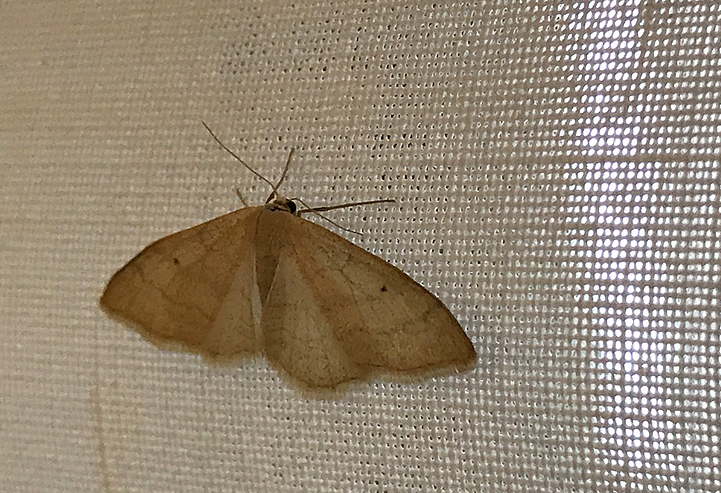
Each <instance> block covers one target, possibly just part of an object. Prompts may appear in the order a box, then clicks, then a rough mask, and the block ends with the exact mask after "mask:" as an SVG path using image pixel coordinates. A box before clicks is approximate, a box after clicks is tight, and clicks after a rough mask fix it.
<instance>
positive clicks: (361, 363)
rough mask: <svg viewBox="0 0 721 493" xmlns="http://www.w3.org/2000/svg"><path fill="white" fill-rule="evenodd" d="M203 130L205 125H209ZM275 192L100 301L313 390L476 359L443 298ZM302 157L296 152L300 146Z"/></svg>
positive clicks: (144, 325) (161, 246) (178, 246)
mask: <svg viewBox="0 0 721 493" xmlns="http://www.w3.org/2000/svg"><path fill="white" fill-rule="evenodd" d="M204 125H205V124H204ZM206 128H207V129H208V131H209V132H210V133H211V135H212V136H213V138H214V139H215V140H216V141H217V142H218V143H219V144H220V145H221V146H222V147H223V148H224V149H225V150H227V151H228V152H230V153H231V154H232V155H233V156H234V157H235V158H236V159H238V161H240V162H241V163H242V164H243V165H244V166H246V167H247V168H248V169H249V170H250V171H251V172H253V173H254V174H255V175H256V176H258V177H259V178H260V179H262V180H263V181H265V182H266V183H268V184H269V185H270V186H271V187H272V192H271V194H270V196H269V197H268V200H267V201H266V203H265V204H264V205H261V206H257V207H245V208H243V209H239V210H237V211H235V212H231V213H229V214H225V215H223V216H220V217H217V218H215V219H212V220H210V221H208V222H205V223H203V224H200V225H198V226H195V227H192V228H190V229H186V230H183V231H180V232H177V233H175V234H171V235H170V236H166V237H165V238H162V239H160V240H158V241H156V242H155V243H153V244H151V245H150V246H148V247H146V248H145V249H144V250H143V251H142V252H140V253H139V254H138V255H137V256H135V258H133V259H132V260H131V261H130V262H128V263H127V264H126V265H125V266H124V267H123V268H122V269H120V270H119V271H118V272H117V273H116V274H115V275H114V276H113V277H112V278H111V279H110V281H109V282H108V285H107V287H106V288H105V292H104V293H103V295H102V298H101V300H100V304H101V307H102V308H103V309H104V310H105V311H106V312H107V313H108V314H110V315H111V316H113V317H117V318H119V319H121V320H122V321H124V322H126V323H128V324H129V325H131V326H133V327H135V328H136V329H138V331H139V332H140V333H141V334H143V335H144V336H145V337H146V338H148V339H149V340H150V341H152V342H154V343H155V344H156V345H158V346H160V347H174V348H181V349H184V350H188V351H191V352H195V353H199V354H201V355H203V356H205V357H206V358H208V359H211V360H228V359H232V358H235V357H238V356H242V355H248V354H252V353H263V354H265V356H266V357H267V358H268V359H269V361H270V362H271V363H272V364H274V365H275V366H277V367H280V368H281V369H282V370H284V371H285V372H287V373H288V374H289V375H291V376H292V377H294V378H295V379H297V380H299V381H301V382H303V383H305V384H306V385H308V386H310V387H316V388H332V387H335V386H336V385H338V384H340V383H342V382H346V381H350V380H354V379H359V378H363V377H365V376H367V375H368V374H370V373H373V372H375V371H378V370H381V371H383V370H387V371H392V372H401V373H406V372H414V373H415V372H417V371H419V370H420V371H423V370H431V369H437V368H445V367H460V366H467V365H469V364H471V363H472V362H473V361H475V357H476V352H475V350H474V349H473V345H472V344H471V342H470V340H469V339H468V337H467V336H466V335H465V333H464V332H463V329H462V328H461V327H460V325H459V324H458V322H457V321H456V319H455V318H454V317H453V316H452V315H451V313H450V312H449V311H448V309H447V308H446V307H445V306H444V305H443V303H441V301H440V300H438V298H436V297H435V296H433V295H432V294H431V293H429V292H428V291H427V290H426V289H425V288H423V287H422V286H421V285H420V284H418V283H416V282H415V281H414V280H413V279H411V278H410V277H408V276H407V275H406V274H404V273H403V272H401V271H400V270H399V269H397V268H396V267H394V266H392V265H390V264H389V263H387V262H385V261H384V260H382V259H380V258H378V257H376V256H374V255H372V254H370V253H368V252H366V251H365V250H363V249H361V248H359V247H357V246H355V245H354V244H352V243H351V242H349V241H347V240H346V239H344V238H342V237H340V236H339V235H337V234H335V233H333V232H331V231H329V230H327V229H325V228H323V227H322V226H319V225H317V224H315V223H313V222H310V221H307V220H305V219H303V217H302V215H303V214H305V213H320V212H323V211H327V210H331V209H336V208H341V207H350V206H354V205H366V204H371V203H380V202H390V201H388V200H380V201H369V202H360V203H355V204H344V205H341V206H331V207H320V208H315V209H313V208H306V209H301V210H298V209H297V206H296V203H295V201H296V200H299V199H288V198H286V197H284V196H282V195H281V194H280V193H279V191H278V188H279V187H280V185H281V183H282V181H283V179H284V178H285V176H286V171H287V169H288V165H289V163H290V159H291V158H290V157H289V158H288V162H287V163H286V167H285V169H284V171H283V174H282V176H281V178H280V180H279V181H278V183H276V184H273V183H271V182H270V181H268V180H267V179H266V178H264V177H262V176H261V175H260V174H258V173H257V172H256V171H255V170H253V168H251V167H250V166H248V165H247V164H246V163H245V162H244V161H243V160H242V159H240V158H239V157H238V156H237V155H235V154H234V153H233V152H232V151H231V150H230V149H228V148H227V147H226V146H225V145H224V144H223V143H222V142H221V141H220V140H219V139H218V138H217V137H216V136H215V135H214V134H213V133H212V131H211V130H210V128H208V127H207V125H206ZM291 155H292V153H291Z"/></svg>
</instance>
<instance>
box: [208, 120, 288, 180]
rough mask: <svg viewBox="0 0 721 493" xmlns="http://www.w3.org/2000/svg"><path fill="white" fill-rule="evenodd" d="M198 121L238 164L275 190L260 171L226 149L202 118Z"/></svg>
mask: <svg viewBox="0 0 721 493" xmlns="http://www.w3.org/2000/svg"><path fill="white" fill-rule="evenodd" d="M200 122H201V123H202V124H203V126H204V127H205V129H206V130H207V131H208V133H209V134H210V135H211V137H213V139H215V141H216V142H217V143H218V145H220V147H222V148H223V149H225V151H226V152H228V154H230V155H231V156H233V157H234V158H235V159H236V160H237V161H238V162H239V163H240V164H242V165H243V166H245V167H246V168H248V171H250V172H251V173H253V174H254V175H255V176H257V177H258V178H260V179H261V180H263V181H264V182H266V183H267V184H268V185H270V188H272V189H273V191H275V185H273V184H272V183H271V182H270V181H269V180H268V179H267V178H266V177H265V176H263V175H261V174H260V173H258V172H257V171H255V170H254V169H253V168H251V167H250V165H249V164H248V163H246V162H245V161H243V160H242V159H240V156H238V155H237V154H236V153H234V152H233V151H231V150H230V149H228V146H226V145H225V144H223V143H222V142H221V141H220V139H219V138H218V137H216V136H215V134H214V133H213V131H212V130H211V129H210V127H209V126H208V125H207V124H206V123H205V122H204V121H203V120H201V121H200Z"/></svg>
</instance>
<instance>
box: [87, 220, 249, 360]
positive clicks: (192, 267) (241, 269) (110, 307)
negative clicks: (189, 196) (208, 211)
mask: <svg viewBox="0 0 721 493" xmlns="http://www.w3.org/2000/svg"><path fill="white" fill-rule="evenodd" d="M260 209H262V208H261V207H248V208H245V209H240V210H238V211H235V212H231V213H230V214H226V215H224V216H221V217H218V218H216V219H213V220H211V221H208V222H206V223H203V224H200V225H198V226H195V227H193V228H190V229H186V230H184V231H180V232H178V233H175V234H172V235H170V236H166V237H165V238H162V239H160V240H158V241H156V242H155V243H153V244H151V245H150V246H148V247H147V248H145V249H144V250H143V251H142V252H140V253H139V254H138V255H137V256H136V257H135V258H133V259H132V260H131V261H130V262H128V264H127V265H125V267H123V268H122V269H120V270H119V271H118V272H117V273H116V274H115V275H114V276H113V277H112V279H110V282H109V283H108V285H107V287H106V288H105V292H104V293H103V296H102V298H101V300H100V305H101V307H102V308H103V309H105V311H106V312H108V313H109V314H110V315H113V316H116V317H118V318H120V319H121V320H123V321H126V322H128V323H130V324H131V325H133V326H134V327H135V328H137V329H138V330H139V331H140V332H141V333H142V334H143V335H145V336H146V337H147V338H148V339H150V340H151V341H152V342H154V343H156V344H158V345H160V346H179V347H181V348H184V349H188V350H191V351H194V352H198V353H201V354H203V355H205V356H208V357H219V358H227V357H232V356H234V355H236V354H238V353H241V352H248V351H254V350H255V349H257V348H258V341H257V340H256V336H255V334H256V326H257V325H258V322H259V320H260V313H259V310H260V300H259V298H258V290H257V286H256V282H255V264H254V262H255V249H254V243H255V228H256V223H257V218H258V214H259V212H260Z"/></svg>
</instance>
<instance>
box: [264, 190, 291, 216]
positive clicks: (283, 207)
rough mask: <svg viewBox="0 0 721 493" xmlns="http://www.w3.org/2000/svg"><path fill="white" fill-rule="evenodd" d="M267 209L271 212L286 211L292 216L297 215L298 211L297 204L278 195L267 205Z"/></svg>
mask: <svg viewBox="0 0 721 493" xmlns="http://www.w3.org/2000/svg"><path fill="white" fill-rule="evenodd" d="M265 207H266V208H268V209H269V210H271V211H285V212H290V213H291V214H295V213H296V211H297V210H298V207H297V206H296V205H295V202H293V201H292V200H290V199H288V198H286V197H281V196H280V195H277V194H275V196H274V197H273V199H272V200H271V201H270V202H268V203H267V204H265Z"/></svg>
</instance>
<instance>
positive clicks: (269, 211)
mask: <svg viewBox="0 0 721 493" xmlns="http://www.w3.org/2000/svg"><path fill="white" fill-rule="evenodd" d="M274 202H275V201H274ZM274 202H271V203H269V204H267V205H266V206H265V208H264V209H263V210H261V211H260V216H259V217H258V223H257V228H256V232H255V235H256V236H255V272H256V276H257V277H256V279H257V282H258V289H259V291H260V300H261V303H264V302H265V299H266V296H267V295H268V291H269V290H270V286H271V284H272V283H273V277H274V276H275V270H276V268H277V266H278V257H279V256H280V254H281V250H282V249H283V248H285V247H287V246H288V236H289V235H292V234H293V233H292V231H289V229H292V227H291V225H292V223H293V221H294V220H296V221H297V220H298V219H297V218H295V217H293V216H294V214H292V213H290V212H291V211H290V210H289V209H288V207H287V206H284V205H283V203H281V204H280V205H279V206H277V207H272V204H273V203H274ZM288 213H290V214H288Z"/></svg>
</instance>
